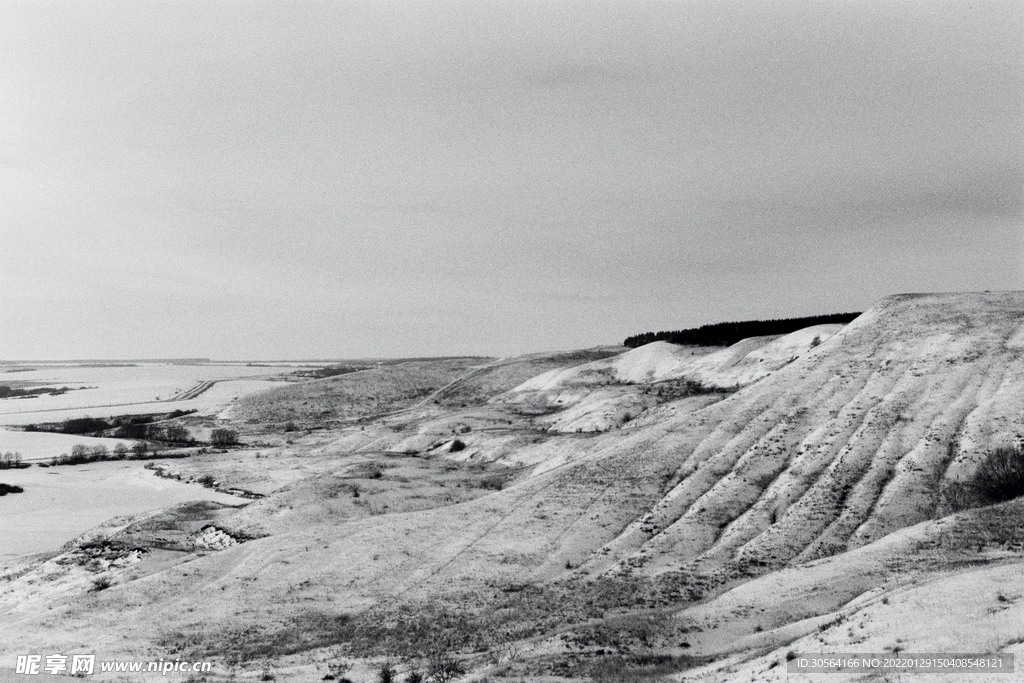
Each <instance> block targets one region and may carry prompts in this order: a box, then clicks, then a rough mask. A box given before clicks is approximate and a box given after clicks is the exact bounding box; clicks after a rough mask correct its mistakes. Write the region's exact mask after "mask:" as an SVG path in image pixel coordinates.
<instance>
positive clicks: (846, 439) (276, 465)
mask: <svg viewBox="0 0 1024 683" xmlns="http://www.w3.org/2000/svg"><path fill="white" fill-rule="evenodd" d="M1022 360H1024V293H1019V292H1009V293H983V294H981V293H979V294H919V295H898V296H892V297H888V298H886V299H883V300H882V301H880V302H878V303H877V304H876V305H875V306H873V307H871V308H870V309H869V310H867V311H865V312H864V313H863V314H861V315H860V316H858V317H857V318H856V319H855V320H853V321H852V322H849V323H848V324H845V325H841V324H824V325H817V326H813V327H811V328H808V329H803V330H797V331H794V332H791V333H789V334H786V335H769V336H761V337H756V338H749V339H745V340H742V341H740V342H738V343H736V344H734V345H732V346H730V347H728V348H725V349H722V348H716V347H697V346H690V347H687V346H678V345H673V344H668V343H665V342H655V343H652V344H647V345H644V346H641V347H639V348H636V349H625V348H622V347H617V348H600V349H592V350H589V351H583V352H574V353H562V354H536V355H533V356H529V357H523V358H516V359H479V358H477V359H446V360H438V361H429V360H417V361H410V362H409V363H399V364H394V365H389V366H386V367H381V368H374V369H369V370H363V371H359V372H352V373H347V374H343V375H338V376H335V377H329V378H326V379H318V380H312V381H309V382H304V383H301V384H292V385H289V386H286V387H280V388H276V389H271V390H269V391H267V392H264V393H261V394H256V395H253V396H250V397H247V398H243V399H241V400H239V401H237V402H236V403H235V404H234V405H233V406H232V407H231V408H230V409H228V410H227V411H225V412H223V413H221V414H220V416H219V423H220V424H223V425H228V426H232V427H234V428H237V429H238V430H239V431H240V432H241V433H242V434H243V437H244V440H248V441H249V442H256V441H258V442H259V444H260V445H259V446H258V447H256V446H254V447H252V448H250V449H248V450H236V451H232V452H230V453H227V454H217V453H209V454H206V455H201V456H196V457H193V458H189V459H187V460H181V461H176V462H175V464H174V468H175V470H176V473H177V474H178V475H180V476H182V477H184V478H186V479H187V478H190V477H192V478H198V477H202V476H210V477H215V478H216V479H217V480H218V481H220V482H222V485H224V486H237V487H239V488H242V489H245V490H248V491H253V492H256V493H258V494H262V495H264V496H265V497H263V498H261V499H259V500H256V501H255V502H253V503H250V504H249V505H246V506H244V507H240V508H225V507H223V506H212V505H211V506H206V507H201V508H200V507H196V506H191V507H190V506H187V505H186V506H179V507H176V508H173V509H169V510H165V511H163V512H162V513H160V514H159V515H156V516H153V515H146V516H142V517H138V518H131V519H123V520H114V521H112V522H111V523H110V524H108V525H105V526H104V527H103V528H101V529H98V530H96V531H95V532H94V533H92V534H89V535H88V536H87V537H85V538H83V539H79V540H77V541H75V542H72V543H70V544H68V545H67V546H66V547H65V548H64V549H62V551H61V553H59V554H57V555H54V556H52V557H43V558H35V559H31V558H30V559H25V560H24V561H22V562H20V563H19V564H18V565H17V566H14V567H9V568H8V569H7V570H6V573H5V574H4V575H3V576H2V577H0V613H3V614H5V617H4V619H3V620H0V623H2V625H0V637H2V641H3V642H4V645H3V646H2V652H3V656H4V657H5V658H10V656H11V655H13V654H15V653H21V652H27V651H35V650H37V649H40V648H43V649H46V648H50V649H53V650H55V651H60V650H61V649H62V648H63V649H71V648H73V647H74V646H75V644H77V643H80V642H89V643H90V644H94V647H95V648H96V650H97V651H99V652H102V653H104V654H105V655H106V656H109V657H114V656H118V657H128V658H143V657H158V656H164V657H166V656H167V655H168V653H170V654H171V655H174V656H181V657H183V658H185V657H190V658H196V659H199V658H214V659H216V660H217V661H219V662H224V663H225V665H224V666H225V668H223V669H222V671H223V672H226V671H227V669H226V663H227V662H230V663H232V664H234V665H237V666H238V667H240V669H241V670H244V671H248V672H250V673H251V674H252V675H255V672H258V671H261V670H262V669H263V668H264V667H272V668H273V669H274V675H275V676H276V680H281V681H285V680H294V681H313V680H321V679H322V678H323V677H324V676H325V675H326V674H327V673H328V672H329V671H330V668H329V667H330V666H331V665H332V664H334V665H336V664H337V663H338V662H342V661H343V662H346V663H349V664H351V665H352V667H353V668H352V669H351V671H350V672H349V673H348V674H347V675H349V676H350V677H351V678H352V679H353V680H357V681H363V680H371V678H372V671H373V667H375V666H377V665H379V663H380V662H381V661H382V658H384V657H389V658H391V659H392V660H394V661H399V662H401V663H402V666H403V667H404V666H407V665H410V664H413V663H416V662H421V663H422V662H425V661H426V659H427V658H428V655H429V654H430V651H431V650H432V649H442V650H443V651H444V653H445V654H447V655H450V656H452V657H455V658H457V659H459V660H460V661H462V662H464V664H465V665H466V666H467V667H468V668H470V669H472V670H473V671H474V672H475V674H474V675H476V676H478V677H479V676H489V677H490V679H491V680H510V681H519V680H531V681H556V680H607V681H612V680H659V677H664V676H669V677H672V678H673V679H675V680H684V679H690V678H692V679H700V680H785V679H786V674H785V655H786V653H787V652H788V651H789V650H796V651H800V650H801V649H803V650H805V651H814V650H815V649H819V650H821V651H831V652H839V651H853V650H862V651H868V650H870V651H881V650H885V649H886V648H891V647H896V648H899V649H903V650H904V651H954V650H955V651H995V650H1000V649H1007V650H1008V651H1018V653H1019V652H1020V647H1021V646H1020V642H1022V641H1021V638H1022V636H1024V634H1021V633H1018V630H1020V629H1019V627H1017V626H1013V624H1017V623H1021V617H1024V614H1022V613H1021V612H1022V609H1024V603H1018V600H1019V597H1020V595H1019V593H1020V591H1016V590H1015V589H1013V588H1012V585H1015V584H1018V583H1019V582H1020V577H1021V568H1022V565H1021V558H1022V552H1024V531H1021V529H1020V526H1019V525H1018V524H1017V523H1016V522H1015V521H1014V520H1015V519H1016V518H1017V516H1018V515H1019V514H1021V513H1022V512H1024V509H1022V505H1024V503H1022V502H1020V501H1010V502H1008V503H1003V504H1000V505H995V506H987V507H980V506H979V507H975V508H971V507H970V506H967V507H964V504H963V502H962V500H961V499H960V498H958V497H957V495H956V492H957V491H958V488H957V485H958V484H959V483H962V482H965V481H969V480H970V479H971V477H972V476H973V474H974V471H975V469H976V468H977V466H978V463H979V462H980V461H981V459H982V458H983V457H984V456H985V454H986V453H987V452H988V451H989V450H990V449H992V448H993V447H994V446H996V445H1000V444H1004V443H1013V442H1019V441H1020V440H1021V439H1024V412H1022V411H1021V410H1020V406H1021V405H1024V401H1022V399H1024V363H1022ZM183 419H188V418H183ZM211 529H212V530H213V531H211ZM97 547H100V548H102V552H100V555H99V556H100V557H101V559H102V560H103V562H102V563H100V565H96V564H95V563H93V564H92V565H90V564H89V560H88V558H93V559H95V558H96V557H97V554H96V552H94V550H95V548H97ZM83 558H86V559H83ZM96 566H100V567H101V569H99V570H96V569H95V568H96ZM90 567H91V568H90ZM97 575H102V576H103V577H104V578H105V579H106V580H108V581H109V587H104V589H103V590H95V589H94V588H93V587H94V586H95V584H94V583H92V581H93V580H94V579H95V578H96V576H97ZM3 579H6V580H3ZM967 584H970V585H972V586H975V587H976V589H975V591H974V593H973V595H972V597H971V600H973V603H971V602H969V601H968V600H967V599H966V598H964V597H963V596H962V595H961V593H963V586H965V585H967ZM1018 604H1020V605H1021V606H1022V607H1021V608H1018ZM929 620H931V621H929ZM928 624H934V626H929V625H928ZM844 648H845V650H844ZM872 648H873V649H872ZM211 680H227V677H226V675H225V676H222V677H220V678H212V679H211ZM949 680H954V679H953V678H950V679H949Z"/></svg>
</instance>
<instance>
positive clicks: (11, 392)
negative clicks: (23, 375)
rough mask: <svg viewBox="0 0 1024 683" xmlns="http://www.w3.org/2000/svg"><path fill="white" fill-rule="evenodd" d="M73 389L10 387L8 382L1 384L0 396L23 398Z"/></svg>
mask: <svg viewBox="0 0 1024 683" xmlns="http://www.w3.org/2000/svg"><path fill="white" fill-rule="evenodd" d="M69 391H71V388H70V387H61V388H59V389H58V388H57V387H33V388H31V389H15V388H13V387H9V386H7V385H6V384H0V398H21V397H23V396H41V395H43V394H53V395H54V396H59V395H60V394H64V393H67V392H69Z"/></svg>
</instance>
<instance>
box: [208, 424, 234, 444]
mask: <svg viewBox="0 0 1024 683" xmlns="http://www.w3.org/2000/svg"><path fill="white" fill-rule="evenodd" d="M210 443H212V444H214V445H215V446H230V445H232V444H236V443H238V432H236V431H235V430H234V429H227V428H218V429H214V430H213V431H211V432H210Z"/></svg>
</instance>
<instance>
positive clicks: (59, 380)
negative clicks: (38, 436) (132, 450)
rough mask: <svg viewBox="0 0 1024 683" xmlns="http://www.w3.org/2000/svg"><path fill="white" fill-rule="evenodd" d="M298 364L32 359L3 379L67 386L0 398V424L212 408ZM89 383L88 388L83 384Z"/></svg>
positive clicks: (274, 382)
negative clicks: (95, 362) (58, 391)
mask: <svg viewBox="0 0 1024 683" xmlns="http://www.w3.org/2000/svg"><path fill="white" fill-rule="evenodd" d="M297 369H298V368H297V366H296V365H294V364H293V365H284V364H282V365H263V364H261V365H253V366H250V365H245V364H241V363H200V364H191V365H190V364H181V363H157V362H138V363H132V364H125V365H120V366H115V365H105V366H96V365H84V364H71V363H48V364H40V363H33V364H31V365H27V366H11V365H3V366H0V385H3V384H6V385H15V386H17V387H19V388H31V387H41V386H46V387H69V388H70V389H71V390H70V391H68V392H66V393H63V394H57V395H42V396H32V397H28V398H7V399H0V424H6V425H25V424H30V423H33V422H56V421H61V420H65V419H68V418H72V417H85V416H91V417H106V416H110V415H117V414H122V413H130V412H131V413H144V412H164V411H171V410H191V409H196V410H200V411H212V410H215V409H217V408H219V407H223V406H225V405H227V404H228V403H230V402H231V401H232V400H234V399H235V398H238V397H239V396H244V395H246V394H250V393H254V392H258V391H262V390H264V389H267V388H270V387H273V386H278V385H279V382H280V380H281V379H282V378H283V377H284V376H285V375H288V374H291V373H293V372H295V371H296V370H297ZM80 387H86V388H80Z"/></svg>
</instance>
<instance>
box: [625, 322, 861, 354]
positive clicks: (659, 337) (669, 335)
mask: <svg viewBox="0 0 1024 683" xmlns="http://www.w3.org/2000/svg"><path fill="white" fill-rule="evenodd" d="M859 315H860V313H831V314H828V315H813V316H808V317H804V318H779V319H773V320H744V321H741V322H724V323H713V324H710V325H701V326H700V327H691V328H688V329H685V330H667V331H662V332H644V333H642V334H635V335H633V336H632V337H626V339H625V341H623V342H622V345H623V346H628V347H629V348H631V349H635V348H637V347H638V346H643V345H644V344H650V343H651V342H656V341H667V342H671V343H672V344H689V345H693V346H732V345H733V344H735V343H736V342H738V341H740V340H743V339H747V338H749V337H764V336H768V335H778V334H789V333H790V332H796V331H797V330H802V329H804V328H805V327H811V326H812V325H831V324H842V325H845V324H846V323H848V322H850V321H851V320H853V319H854V318H856V317H857V316H859Z"/></svg>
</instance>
